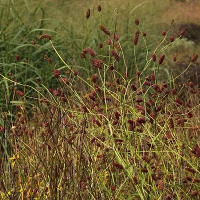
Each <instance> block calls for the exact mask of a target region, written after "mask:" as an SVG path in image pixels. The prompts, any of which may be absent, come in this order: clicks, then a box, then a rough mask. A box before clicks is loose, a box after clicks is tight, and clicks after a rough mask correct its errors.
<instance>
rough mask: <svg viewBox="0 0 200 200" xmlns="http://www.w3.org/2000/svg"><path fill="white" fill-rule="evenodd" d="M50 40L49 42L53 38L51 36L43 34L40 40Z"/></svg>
mask: <svg viewBox="0 0 200 200" xmlns="http://www.w3.org/2000/svg"><path fill="white" fill-rule="evenodd" d="M44 38H45V39H48V40H51V36H50V35H48V34H43V35H41V36H40V39H41V40H42V39H44Z"/></svg>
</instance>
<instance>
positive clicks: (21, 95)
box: [16, 90, 24, 97]
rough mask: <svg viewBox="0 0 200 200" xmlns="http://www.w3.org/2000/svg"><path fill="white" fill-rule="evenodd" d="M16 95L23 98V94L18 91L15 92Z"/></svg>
mask: <svg viewBox="0 0 200 200" xmlns="http://www.w3.org/2000/svg"><path fill="white" fill-rule="evenodd" d="M16 94H17V95H18V96H20V97H23V96H24V93H23V92H22V91H19V90H17V91H16Z"/></svg>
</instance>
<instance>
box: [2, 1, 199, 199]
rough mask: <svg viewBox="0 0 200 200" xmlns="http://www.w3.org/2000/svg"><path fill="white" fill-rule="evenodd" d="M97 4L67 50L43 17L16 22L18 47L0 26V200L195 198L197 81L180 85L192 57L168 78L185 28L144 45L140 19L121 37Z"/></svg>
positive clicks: (194, 63) (193, 63)
mask: <svg viewBox="0 0 200 200" xmlns="http://www.w3.org/2000/svg"><path fill="white" fill-rule="evenodd" d="M102 10H103V7H101V5H98V6H96V8H95V10H94V13H96V15H95V16H91V10H90V9H88V10H87V12H86V16H85V17H86V18H85V21H86V23H85V24H86V32H84V33H83V38H81V39H80V41H81V43H80V42H79V43H76V42H75V43H73V44H71V45H72V47H73V45H74V48H75V49H76V51H77V52H78V53H76V56H74V57H73V55H72V54H71V52H70V51H69V49H68V48H67V47H65V48H64V47H63V45H62V41H61V40H59V39H57V37H56V36H55V35H54V33H53V32H52V34H50V33H49V32H48V34H47V32H45V30H44V29H42V28H41V27H40V26H41V24H40V25H38V26H39V27H38V29H34V30H33V27H28V26H26V25H25V26H24V27H23V28H20V29H19V31H20V33H21V32H23V31H24V38H25V40H26V38H29V39H28V40H27V44H24V41H23V45H20V44H19V43H15V40H14V39H13V42H12V39H11V38H12V37H13V35H10V39H11V40H7V39H6V40H5V38H4V37H8V35H6V34H3V33H4V31H3V30H2V31H1V34H3V35H1V36H2V37H1V38H4V40H3V42H2V45H1V50H2V55H3V56H1V65H4V67H3V68H2V69H1V73H0V76H1V79H0V81H1V85H2V88H3V89H4V91H3V93H2V94H3V95H2V94H1V99H2V102H1V111H2V113H1V121H0V133H1V158H0V167H1V170H0V173H1V180H0V195H1V199H52V200H53V199H120V200H121V199H144V200H146V199H152V200H154V199H157V200H158V199H166V200H170V199H199V188H200V187H199V184H200V166H199V165H200V163H199V157H200V144H199V134H200V132H199V129H200V119H199V116H200V108H199V107H200V98H199V96H200V88H199V85H198V77H196V79H194V76H193V77H192V78H191V77H189V75H188V76H187V78H185V79H184V81H181V82H180V80H181V79H180V78H182V77H185V74H186V73H187V72H189V70H190V69H191V67H194V66H198V54H196V53H193V52H192V53H191V52H190V55H188V58H186V59H185V65H186V67H185V68H184V69H183V70H182V71H181V72H179V71H178V73H176V75H171V74H170V73H169V70H168V69H167V67H166V65H167V63H170V65H172V63H173V65H179V64H180V63H181V62H180V61H179V58H180V57H179V54H176V55H173V54H172V53H171V54H170V53H169V52H170V51H171V50H173V49H174V48H175V49H176V48H177V46H178V45H177V44H179V43H180V42H181V41H182V40H183V37H184V32H185V31H184V30H181V32H179V33H178V36H176V37H175V36H173V35H171V27H172V25H173V23H174V22H172V23H171V26H169V27H168V29H166V30H162V32H161V33H160V35H159V36H158V38H157V42H156V43H153V44H152V42H149V41H148V40H149V37H148V34H149V33H148V32H145V29H144V27H143V26H142V25H141V24H142V22H141V21H140V20H139V19H137V18H136V19H134V31H133V32H130V33H129V34H127V36H125V37H124V36H123V35H120V34H119V33H118V32H117V29H114V28H111V27H110V29H109V28H108V27H107V26H106V25H105V24H104V23H102V21H103V16H102V15H101V13H102ZM35 13H37V10H35ZM91 17H94V18H95V17H96V18H95V19H96V24H95V25H94V27H95V29H94V27H93V31H94V32H95V33H96V38H95V39H94V40H93V39H91V40H90V41H91V43H90V42H89V43H88V42H87V40H88V38H90V37H91V38H93V35H92V36H89V35H90V34H89V33H88V30H89V26H90V21H89V20H90V19H91ZM30 19H31V16H30ZM20 23H21V22H20ZM20 27H21V26H20ZM5 28H6V27H5ZM44 32H45V34H44ZM32 34H33V35H32ZM16 37H17V35H16ZM30 38H32V39H31V40H30ZM54 38H56V39H55V40H54ZM74 38H75V37H74ZM94 41H95V42H94ZM6 42H7V43H6ZM77 45H78V47H77ZM70 49H71V48H70ZM78 49H79V51H78ZM8 52H10V53H12V52H14V53H15V58H11V57H10V56H9V54H8ZM172 52H173V53H174V51H172ZM175 52H176V53H177V51H175ZM77 54H78V56H77ZM41 55H42V56H41ZM69 55H72V56H71V59H69V60H68V59H65V58H66V57H67V58H68V56H69ZM10 59H11V60H10ZM74 59H75V61H74ZM186 61H187V62H186ZM8 63H9V64H8ZM36 66H37V67H36ZM44 66H45V67H44ZM31 69H33V70H32V71H31ZM191 79H192V80H191ZM2 97H3V98H2Z"/></svg>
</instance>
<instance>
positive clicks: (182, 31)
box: [180, 29, 185, 38]
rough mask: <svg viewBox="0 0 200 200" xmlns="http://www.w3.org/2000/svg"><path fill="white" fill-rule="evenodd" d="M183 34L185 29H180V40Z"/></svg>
mask: <svg viewBox="0 0 200 200" xmlns="http://www.w3.org/2000/svg"><path fill="white" fill-rule="evenodd" d="M184 34H185V29H182V30H181V32H180V37H181V38H182V37H183V35H184Z"/></svg>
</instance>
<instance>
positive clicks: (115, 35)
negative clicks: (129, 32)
mask: <svg viewBox="0 0 200 200" xmlns="http://www.w3.org/2000/svg"><path fill="white" fill-rule="evenodd" d="M114 39H115V40H116V41H118V40H119V36H118V35H117V34H116V33H114Z"/></svg>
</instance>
